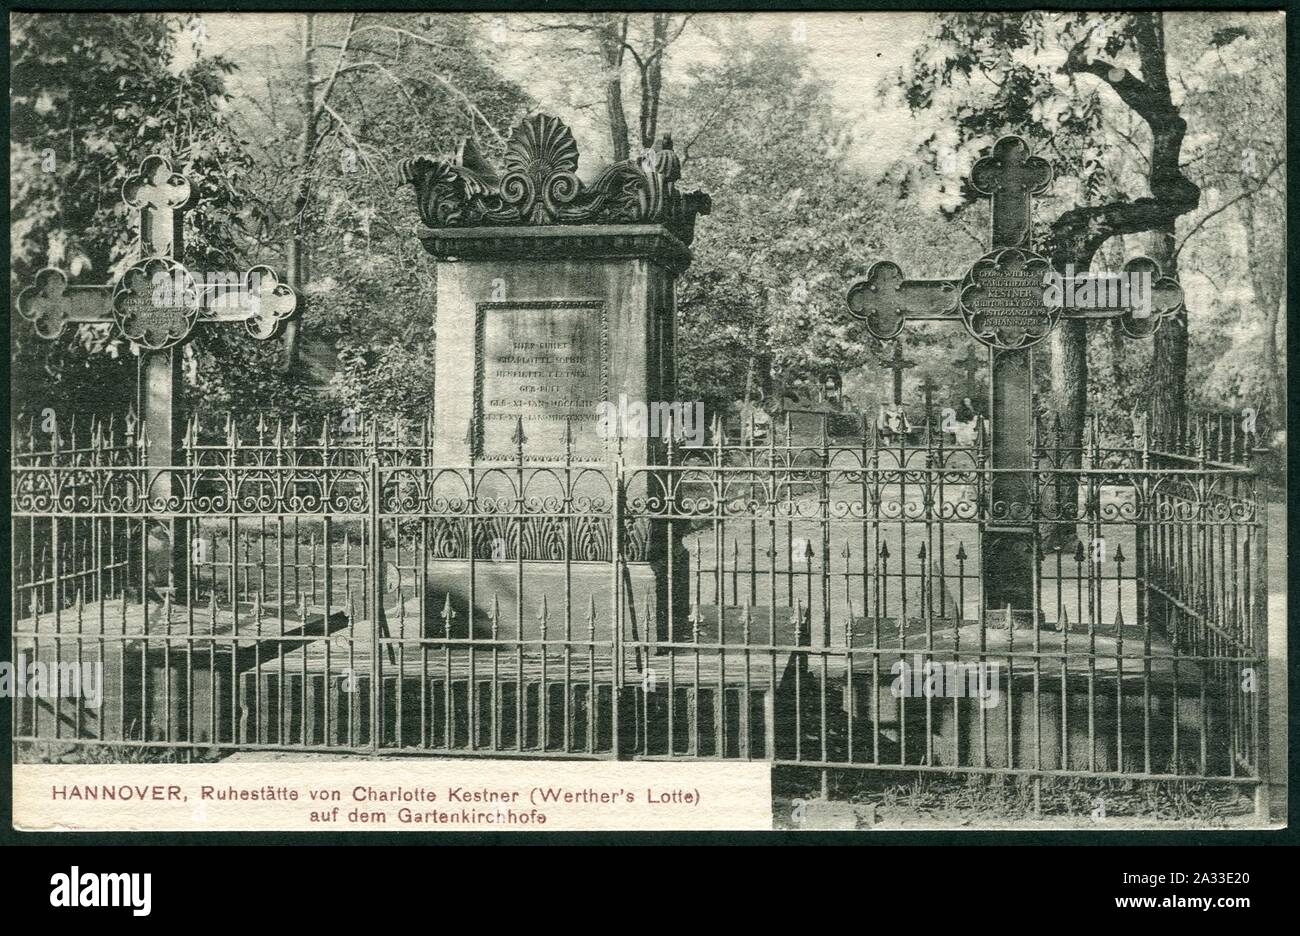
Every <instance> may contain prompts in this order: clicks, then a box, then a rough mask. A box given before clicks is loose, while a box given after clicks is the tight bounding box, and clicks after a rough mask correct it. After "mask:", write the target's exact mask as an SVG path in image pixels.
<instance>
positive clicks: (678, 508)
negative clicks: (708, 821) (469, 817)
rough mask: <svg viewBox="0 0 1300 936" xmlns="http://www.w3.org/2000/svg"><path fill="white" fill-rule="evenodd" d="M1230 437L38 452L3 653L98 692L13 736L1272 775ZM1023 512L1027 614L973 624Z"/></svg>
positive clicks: (18, 470) (19, 470)
mask: <svg viewBox="0 0 1300 936" xmlns="http://www.w3.org/2000/svg"><path fill="white" fill-rule="evenodd" d="M1216 428H1217V427H1214V426H1210V425H1208V424H1206V425H1202V426H1200V427H1199V428H1198V429H1196V430H1195V431H1194V432H1192V433H1190V434H1184V435H1185V437H1180V438H1178V439H1165V438H1161V437H1160V436H1159V435H1157V434H1156V433H1154V432H1146V431H1143V432H1142V433H1140V434H1139V435H1138V437H1136V438H1135V439H1134V441H1133V444H1130V445H1113V446H1103V445H1102V444H1101V441H1100V439H1099V436H1098V434H1097V432H1096V431H1095V429H1094V430H1093V431H1090V432H1088V433H1087V434H1086V437H1085V444H1084V445H1083V446H1081V447H1080V446H1075V447H1069V446H1067V445H1065V444H1064V442H1063V435H1062V433H1061V432H1060V431H1059V430H1055V429H1047V430H1042V429H1040V431H1039V432H1037V433H1036V434H1035V437H1034V439H1033V442H1032V445H1031V447H1032V455H1033V458H1032V468H1031V469H1017V470H1015V471H1008V470H999V469H993V468H991V467H990V466H989V464H988V457H987V451H986V447H985V445H984V442H983V439H982V438H977V439H976V441H975V444H973V445H969V446H954V445H949V444H947V439H946V438H945V436H944V434H943V433H939V432H933V433H926V434H925V435H926V438H925V441H924V444H921V445H911V446H908V445H903V446H897V445H895V446H892V447H891V446H886V445H883V444H881V442H880V440H879V439H878V438H876V437H875V436H874V434H873V433H871V432H864V433H863V441H862V443H861V444H860V445H856V446H846V445H842V444H836V445H832V444H831V442H830V436H829V433H828V432H823V437H822V439H821V441H820V444H803V445H800V444H793V443H792V444H778V442H777V436H778V435H779V433H775V432H773V433H768V434H767V436H766V440H765V441H764V442H762V443H760V444H734V443H728V442H725V441H723V440H722V439H721V438H715V440H714V442H713V444H712V445H709V446H705V447H701V448H681V447H677V446H675V445H674V444H673V442H672V441H671V440H669V441H668V442H667V443H666V444H665V446H664V450H663V451H662V452H660V453H658V454H659V456H661V457H658V458H656V460H655V461H656V463H655V464H654V465H651V466H638V465H631V464H628V463H627V462H626V461H625V460H624V459H622V458H621V457H620V456H619V454H618V453H617V452H614V453H611V456H610V458H609V459H608V460H606V461H601V462H580V461H578V460H576V459H574V458H573V457H572V454H570V455H569V456H567V457H565V458H563V459H560V460H555V461H550V462H538V461H534V460H532V459H530V458H529V457H528V455H527V453H526V452H525V451H524V449H523V447H522V445H521V446H520V448H519V451H518V452H517V457H516V458H515V460H514V462H513V463H501V462H492V463H490V464H488V463H473V462H470V463H468V464H465V465H460V466H448V465H443V464H440V463H439V459H438V453H437V452H436V451H434V450H433V449H432V447H431V445H430V443H429V440H430V439H431V438H432V436H431V433H430V432H429V426H428V424H427V423H426V424H422V425H415V426H411V425H391V426H380V425H378V424H375V423H371V424H369V425H362V426H361V427H360V428H359V431H357V432H354V433H350V434H349V433H342V432H339V431H338V429H337V428H336V427H330V426H326V427H324V430H323V431H321V432H313V433H310V438H309V433H308V432H307V430H306V428H305V427H303V426H300V425H299V424H297V423H296V422H295V421H289V422H285V421H279V422H276V423H275V424H274V425H272V424H270V423H268V422H266V421H265V420H258V422H257V423H256V424H255V425H253V426H251V427H246V428H245V427H240V426H238V425H236V423H235V422H234V421H233V420H232V421H228V422H227V424H226V425H225V426H223V427H218V428H217V431H216V432H213V433H211V434H209V433H205V432H203V431H200V428H199V426H198V424H197V423H192V424H191V425H190V427H189V431H188V432H187V433H186V437H185V440H184V444H183V445H182V446H181V449H180V451H181V452H182V453H183V458H180V459H177V461H178V462H180V463H179V464H176V465H173V466H168V467H167V468H165V469H160V468H158V467H157V466H152V467H151V466H149V462H148V459H147V458H146V457H144V455H145V452H144V450H145V449H146V448H147V446H148V440H143V439H139V438H137V437H136V436H135V427H134V425H133V424H132V423H131V422H130V421H127V422H126V423H124V424H123V425H122V426H110V425H108V424H106V423H100V424H97V425H95V426H92V427H89V428H87V429H83V430H82V432H81V433H80V438H79V439H74V438H73V436H75V435H77V433H76V432H65V433H64V434H59V433H55V434H54V437H53V438H54V441H52V442H50V443H48V444H45V445H42V444H39V443H38V442H37V437H36V435H35V434H30V435H27V436H26V438H27V444H24V445H20V446H19V447H18V448H19V451H17V452H16V453H15V455H14V459H13V472H12V478H13V481H12V484H13V487H12V495H13V519H14V535H15V549H14V591H13V599H12V600H13V620H14V621H15V628H14V638H13V639H14V647H13V650H14V654H15V659H16V660H18V661H20V662H22V663H24V664H29V663H30V664H35V663H40V664H43V665H45V666H47V667H48V666H52V667H53V670H55V671H60V669H61V668H62V667H65V666H75V665H80V664H84V663H92V664H97V665H98V666H99V667H101V670H102V672H103V674H104V676H103V679H104V683H103V685H104V689H105V693H104V697H103V704H102V705H100V706H99V707H97V708H94V707H91V706H90V705H88V704H87V703H86V700H85V699H78V698H64V697H59V696H58V695H57V693H55V694H53V695H45V696H43V695H41V694H40V693H32V695H31V696H30V697H27V698H20V699H19V700H18V702H19V704H18V705H17V706H16V714H15V732H14V737H15V739H17V740H19V741H23V740H38V739H63V740H78V741H84V742H90V743H107V744H121V745H146V746H177V747H196V746H207V747H239V748H295V749H313V750H336V751H376V750H384V751H401V752H420V751H427V752H438V753H443V754H487V755H492V756H502V757H509V756H546V757H565V756H571V757H611V758H613V757H642V758H750V759H755V758H761V759H766V760H769V761H772V762H774V763H776V764H780V765H792V766H800V767H812V768H819V769H823V770H831V769H848V768H854V769H858V768H862V769H877V770H908V771H917V770H934V771H947V772H957V773H961V772H1012V773H1023V774H1029V775H1035V776H1044V775H1061V776H1107V777H1129V778H1174V777H1179V778H1196V779H1220V780H1227V781H1232V782H1239V783H1243V784H1249V785H1254V786H1262V785H1263V784H1264V781H1265V777H1264V770H1265V763H1266V759H1265V753H1264V752H1265V748H1266V736H1265V726H1266V718H1265V716H1264V711H1265V709H1264V707H1263V702H1262V699H1263V697H1264V693H1265V675H1266V668H1267V667H1266V662H1267V653H1266V621H1265V609H1266V593H1265V578H1264V570H1265V567H1266V548H1267V547H1266V536H1265V513H1264V510H1263V508H1262V505H1261V504H1260V502H1259V498H1258V496H1257V491H1256V479H1255V476H1254V474H1253V472H1252V471H1251V469H1250V466H1249V464H1248V461H1249V457H1250V455H1251V452H1252V451H1253V442H1252V440H1250V439H1249V438H1244V437H1241V438H1239V437H1238V434H1237V433H1236V431H1235V430H1234V429H1232V428H1231V427H1225V428H1224V429H1222V430H1221V431H1216ZM20 438H22V437H20ZM747 438H749V439H753V438H754V436H753V434H751V435H750V436H748V437H747ZM784 438H785V439H789V438H790V436H789V434H788V433H787V434H786V435H785V436H784ZM1007 491H1013V492H1018V493H1015V494H1014V495H1013V496H1010V497H1008V496H1007V493H1006V492H1007ZM995 492H997V493H998V498H997V499H995V497H994V493H995ZM1008 523H1014V524H1019V525H1020V526H1021V527H1022V528H1023V529H1026V530H1028V531H1029V532H1030V535H1031V537H1032V541H1033V544H1034V554H1035V557H1036V558H1035V559H1034V560H1033V561H1032V562H1031V566H1032V572H1031V574H1032V578H1033V583H1032V584H1033V588H1032V607H1030V608H1017V609H1012V608H998V607H989V606H988V605H989V602H988V601H987V600H986V596H985V592H986V586H987V583H988V579H989V575H990V574H992V573H991V572H990V570H989V569H988V568H986V561H985V558H986V557H985V556H984V555H983V552H982V550H983V548H984V545H983V544H984V536H983V534H984V533H986V532H987V531H989V530H991V529H996V528H997V527H998V526H999V525H1005V524H1008Z"/></svg>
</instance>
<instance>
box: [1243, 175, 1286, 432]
mask: <svg viewBox="0 0 1300 936" xmlns="http://www.w3.org/2000/svg"><path fill="white" fill-rule="evenodd" d="M1245 181H1248V180H1245ZM1240 205H1241V222H1242V227H1243V228H1244V229H1245V231H1246V268H1247V269H1248V270H1249V271H1250V288H1251V292H1253V293H1254V294H1255V306H1256V308H1258V309H1259V311H1260V316H1261V328H1262V329H1263V332H1264V360H1263V364H1264V372H1265V374H1267V377H1266V383H1265V388H1266V391H1265V392H1266V393H1267V397H1266V399H1265V400H1263V401H1262V402H1263V406H1258V407H1256V408H1257V409H1258V410H1260V411H1261V412H1262V413H1264V414H1265V417H1266V419H1268V420H1270V422H1271V424H1273V425H1275V426H1280V425H1283V424H1284V423H1285V421H1286V418H1285V416H1284V415H1283V412H1284V409H1285V405H1286V371H1285V370H1284V369H1283V367H1282V364H1281V362H1280V361H1279V360H1278V349H1277V324H1278V317H1279V316H1278V313H1279V307H1280V305H1281V300H1282V284H1281V274H1280V270H1281V267H1280V266H1274V265H1273V264H1274V263H1276V262H1277V261H1273V263H1270V260H1271V259H1272V258H1269V257H1265V256H1263V255H1262V254H1261V252H1260V249H1259V240H1258V235H1257V231H1256V229H1255V202H1254V196H1253V195H1252V196H1251V197H1250V198H1244V199H1242V200H1241V202H1240ZM1247 405H1249V403H1248V404H1247Z"/></svg>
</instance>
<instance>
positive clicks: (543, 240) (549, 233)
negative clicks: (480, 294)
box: [419, 224, 691, 273]
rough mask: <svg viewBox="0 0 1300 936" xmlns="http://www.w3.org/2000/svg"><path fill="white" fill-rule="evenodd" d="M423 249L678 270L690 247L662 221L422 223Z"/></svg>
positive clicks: (446, 254) (442, 254) (447, 255)
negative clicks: (628, 262)
mask: <svg viewBox="0 0 1300 936" xmlns="http://www.w3.org/2000/svg"><path fill="white" fill-rule="evenodd" d="M419 238H420V241H421V242H422V243H423V244H424V248H425V250H427V251H429V253H430V254H432V255H433V256H435V257H439V258H442V259H447V260H500V259H501V258H503V257H509V258H510V259H513V260H570V259H585V260H614V259H647V260H652V261H654V262H656V263H658V264H660V265H661V266H664V267H666V268H667V269H669V270H671V271H672V272H674V273H681V272H682V271H683V270H685V269H686V268H687V267H688V266H690V263H691V251H690V248H689V247H687V246H686V245H685V244H683V243H682V242H681V241H680V240H678V239H677V238H676V237H675V236H674V235H673V233H672V232H671V231H670V230H669V229H668V228H666V227H664V226H663V225H661V224H619V225H615V224H575V225H565V226H558V225H556V226H551V227H543V226H540V225H538V226H529V227H516V228H507V227H473V228H427V227H426V228H423V229H421V230H420V232H419Z"/></svg>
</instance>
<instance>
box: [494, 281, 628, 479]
mask: <svg viewBox="0 0 1300 936" xmlns="http://www.w3.org/2000/svg"><path fill="white" fill-rule="evenodd" d="M607 344H608V337H607V326H606V318H605V305H604V303H603V302H602V301H600V300H532V301H519V302H483V303H479V306H478V335H477V341H476V354H475V357H476V365H477V377H478V380H477V382H476V387H475V404H476V406H475V411H476V413H477V417H478V418H477V420H476V423H477V425H478V427H479V430H478V453H479V454H480V455H481V456H482V457H483V458H486V459H503V458H513V457H514V455H515V451H516V446H515V441H514V437H515V429H516V426H517V425H518V424H519V422H520V421H521V420H522V424H523V429H524V436H525V437H526V439H527V441H526V442H525V443H524V451H525V454H526V455H528V456H530V457H540V456H542V455H552V456H562V455H563V454H564V429H565V423H566V421H567V422H570V424H571V425H572V427H573V446H574V457H575V458H577V457H582V456H584V455H594V454H597V453H598V452H599V451H601V450H602V449H603V446H604V440H603V439H601V438H600V437H599V435H598V434H597V432H596V423H597V416H598V410H597V406H598V404H600V403H601V402H602V401H604V400H606V399H607V397H608V390H607V388H608V383H609V366H608V360H609V353H608V351H609V349H608V347H607Z"/></svg>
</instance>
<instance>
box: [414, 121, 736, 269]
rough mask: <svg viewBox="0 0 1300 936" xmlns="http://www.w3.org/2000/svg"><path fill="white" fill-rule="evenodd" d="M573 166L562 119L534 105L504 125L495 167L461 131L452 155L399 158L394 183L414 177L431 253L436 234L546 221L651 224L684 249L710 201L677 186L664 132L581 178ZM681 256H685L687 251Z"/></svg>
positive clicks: (675, 163)
mask: <svg viewBox="0 0 1300 936" xmlns="http://www.w3.org/2000/svg"><path fill="white" fill-rule="evenodd" d="M577 169H578V147H577V144H576V143H575V142H574V139H573V134H572V133H571V132H570V131H569V128H568V127H567V126H565V125H564V122H563V121H561V120H560V119H559V118H557V117H551V116H548V115H546V114H537V115H534V116H532V117H529V118H527V119H526V120H524V121H523V122H521V123H520V124H519V125H518V126H516V127H515V128H514V130H513V131H512V132H511V134H510V140H509V142H508V143H507V145H506V154H505V166H504V169H503V171H501V172H498V171H497V169H496V168H495V167H494V166H492V165H490V164H489V163H488V162H487V161H486V160H485V159H484V158H483V157H482V155H481V154H480V153H479V152H478V150H477V148H476V147H475V146H474V144H473V141H472V140H468V139H467V140H464V141H462V143H461V145H460V147H459V148H458V150H457V153H456V155H455V156H454V157H450V158H443V159H437V158H434V157H431V156H417V157H414V158H412V159H405V160H403V161H402V162H401V163H400V165H399V168H398V176H399V180H400V181H401V182H402V183H410V184H412V185H414V186H415V191H416V199H417V204H418V206H419V210H420V218H421V220H423V221H424V224H425V225H426V226H427V228H428V229H429V230H428V231H427V232H426V233H425V234H423V235H422V239H423V240H424V242H425V245H426V247H428V248H429V249H430V250H431V251H432V252H434V253H435V254H439V255H442V254H443V250H442V247H441V245H442V238H441V235H442V234H443V233H445V232H448V231H451V230H456V229H473V230H475V231H479V232H482V233H481V234H480V235H479V236H483V237H489V238H490V237H491V236H493V235H489V234H488V233H487V229H492V228H543V227H548V226H552V225H582V226H587V227H590V226H598V227H608V228H614V227H616V226H620V225H629V226H631V225H635V226H638V227H645V226H656V227H660V228H662V229H664V231H665V233H666V234H667V235H668V237H669V238H670V239H671V241H673V242H675V244H676V245H678V246H680V247H681V248H682V249H683V250H686V248H688V247H689V245H690V243H691V240H692V239H693V238H694V236H695V219H696V217H697V216H698V215H702V214H708V213H709V211H710V210H711V209H712V202H711V200H710V198H709V196H708V195H705V194H703V193H702V192H688V193H681V192H678V191H677V181H678V179H679V178H680V177H681V160H680V159H678V157H677V154H676V153H675V152H673V149H672V138H671V137H668V136H665V137H664V139H663V141H662V142H661V144H660V148H659V150H658V151H655V150H648V151H647V152H646V153H644V154H642V155H641V156H640V157H638V158H636V159H627V160H623V161H622V162H617V163H614V164H613V165H611V166H609V167H607V168H606V169H605V170H604V171H603V172H601V173H600V175H599V176H597V178H596V179H595V181H594V182H592V183H591V184H590V185H586V184H584V183H583V182H582V181H581V180H579V179H578V176H577ZM501 236H503V237H507V238H508V237H509V236H510V235H508V234H503V235H501ZM574 236H578V235H574ZM587 236H591V235H587ZM618 236H620V235H618V234H617V233H616V232H612V231H611V232H610V233H608V234H602V235H600V238H599V242H593V243H592V245H591V246H593V247H594V248H595V249H598V250H601V249H606V248H608V249H613V250H616V251H618V250H623V249H624V247H625V245H622V244H618V245H615V244H606V243H605V240H607V239H608V238H611V237H614V238H616V237H618ZM630 236H633V237H644V236H645V235H644V233H643V232H637V233H635V234H632V235H630ZM525 241H526V243H528V244H534V243H535V241H533V240H528V239H527V238H525ZM455 242H456V243H457V244H460V245H462V252H461V253H460V254H459V255H461V256H465V255H466V254H465V253H464V252H463V244H464V243H465V242H464V240H463V239H460V238H458V239H456V241H455ZM546 242H547V243H548V247H547V248H543V249H547V250H554V249H556V247H557V246H562V243H561V242H557V241H555V240H552V239H546ZM569 246H573V247H577V246H579V245H578V244H577V243H574V244H572V245H569ZM552 255H553V254H552ZM686 258H687V261H688V262H689V250H687V252H686Z"/></svg>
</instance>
